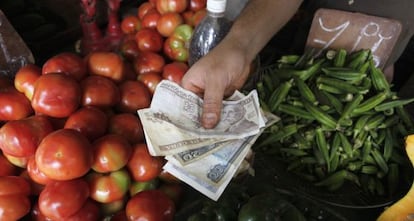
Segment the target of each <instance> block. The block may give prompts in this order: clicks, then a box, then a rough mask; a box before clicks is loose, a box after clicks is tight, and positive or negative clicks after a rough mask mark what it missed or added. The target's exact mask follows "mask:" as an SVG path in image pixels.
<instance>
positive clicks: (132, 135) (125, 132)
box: [108, 113, 144, 144]
mask: <svg viewBox="0 0 414 221" xmlns="http://www.w3.org/2000/svg"><path fill="white" fill-rule="evenodd" d="M108 133H111V134H118V135H121V136H124V137H125V138H126V139H127V140H128V141H129V143H130V144H135V143H139V142H142V141H144V130H143V128H142V124H141V120H140V119H139V117H138V115H137V114H135V113H134V114H133V113H120V114H115V115H113V116H112V117H111V118H110V119H109V125H108Z"/></svg>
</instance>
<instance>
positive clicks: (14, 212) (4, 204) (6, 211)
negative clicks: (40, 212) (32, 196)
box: [0, 195, 31, 221]
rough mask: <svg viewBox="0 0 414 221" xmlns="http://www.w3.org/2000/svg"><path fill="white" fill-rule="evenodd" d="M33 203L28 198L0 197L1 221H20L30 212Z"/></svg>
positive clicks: (18, 196)
mask: <svg viewBox="0 0 414 221" xmlns="http://www.w3.org/2000/svg"><path fill="white" fill-rule="evenodd" d="M30 207H31V203H30V200H29V198H28V197H27V196H24V195H9V196H0V208H1V213H0V220H7V221H9V220H10V221H13V220H19V219H20V218H22V217H24V216H25V215H26V214H28V213H29V212H30Z"/></svg>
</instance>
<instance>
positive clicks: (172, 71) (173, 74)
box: [162, 61, 189, 84]
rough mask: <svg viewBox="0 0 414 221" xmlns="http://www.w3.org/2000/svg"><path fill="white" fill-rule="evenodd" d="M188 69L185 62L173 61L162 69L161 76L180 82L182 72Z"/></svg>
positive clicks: (182, 75)
mask: <svg viewBox="0 0 414 221" xmlns="http://www.w3.org/2000/svg"><path fill="white" fill-rule="evenodd" d="M188 69H189V67H188V64H187V63H185V62H179V61H173V62H171V63H168V64H166V65H165V66H164V68H163V69H162V78H163V79H167V80H170V81H173V82H175V83H177V84H180V82H181V79H182V78H183V77H184V74H185V73H186V72H187V70H188Z"/></svg>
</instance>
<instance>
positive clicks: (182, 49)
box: [163, 24, 193, 62]
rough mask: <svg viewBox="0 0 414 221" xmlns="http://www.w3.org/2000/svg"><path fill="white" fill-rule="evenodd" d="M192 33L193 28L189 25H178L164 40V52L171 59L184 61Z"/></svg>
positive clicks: (186, 57)
mask: <svg viewBox="0 0 414 221" xmlns="http://www.w3.org/2000/svg"><path fill="white" fill-rule="evenodd" d="M192 34H193V28H192V27H191V26H190V25H188V24H181V25H179V26H178V27H177V28H175V30H174V33H173V34H172V35H171V36H170V37H168V38H167V39H166V40H165V41H164V48H163V49H164V54H165V55H167V57H168V58H170V59H171V60H174V61H181V62H186V61H187V60H188V54H189V52H188V46H189V44H190V39H191V36H192Z"/></svg>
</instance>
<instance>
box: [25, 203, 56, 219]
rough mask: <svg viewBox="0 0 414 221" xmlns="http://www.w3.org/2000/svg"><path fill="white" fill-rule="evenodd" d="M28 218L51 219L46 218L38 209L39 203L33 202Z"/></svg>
mask: <svg viewBox="0 0 414 221" xmlns="http://www.w3.org/2000/svg"><path fill="white" fill-rule="evenodd" d="M30 218H31V220H34V221H52V219H50V218H47V217H46V216H45V215H44V214H43V213H42V212H41V211H40V209H39V204H38V203H34V204H33V206H32V209H31V211H30Z"/></svg>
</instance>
